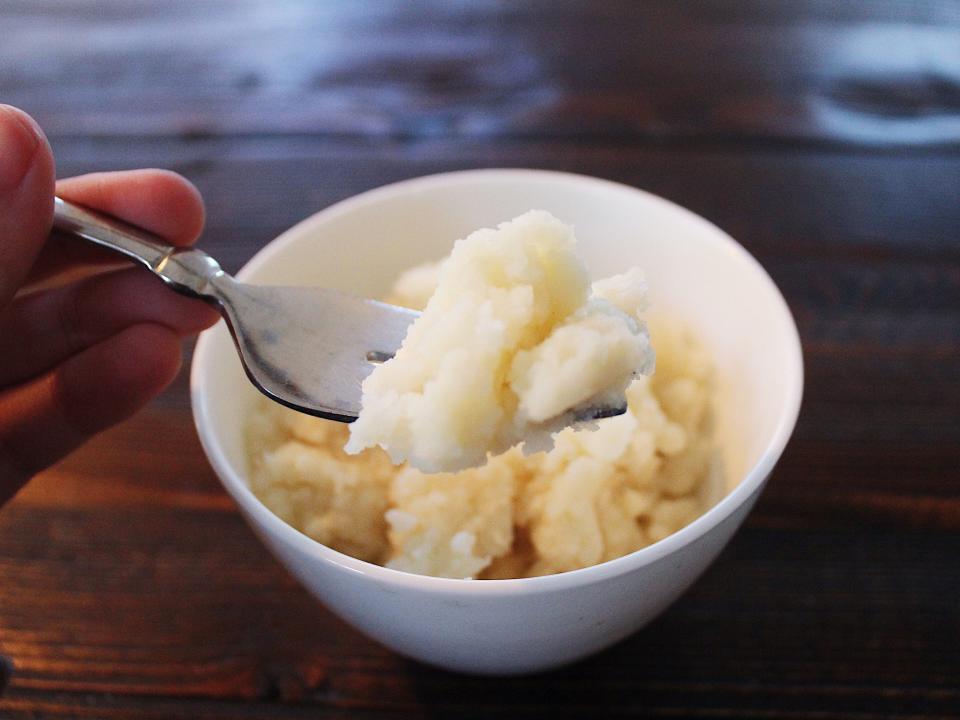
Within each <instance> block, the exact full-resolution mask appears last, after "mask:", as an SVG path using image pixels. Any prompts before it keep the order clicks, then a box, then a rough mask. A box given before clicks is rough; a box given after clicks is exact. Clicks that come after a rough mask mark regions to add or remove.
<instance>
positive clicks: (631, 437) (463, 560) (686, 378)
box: [247, 265, 714, 578]
mask: <svg viewBox="0 0 960 720" xmlns="http://www.w3.org/2000/svg"><path fill="white" fill-rule="evenodd" d="M438 275H439V269H438V266H435V265H434V266H424V267H420V268H415V269H413V270H411V271H409V272H408V273H406V274H404V275H403V276H402V277H401V278H400V280H399V281H398V282H397V285H396V286H395V288H394V294H393V296H392V297H391V298H390V299H391V301H393V302H396V303H398V304H404V305H407V306H409V307H423V305H424V303H425V301H426V300H427V298H429V297H430V295H431V294H432V292H433V289H434V288H435V287H436V283H437V277H438ZM635 287H636V286H635V284H634V283H633V282H632V281H631V280H630V279H629V278H627V279H619V280H613V281H609V282H607V283H606V284H604V283H599V284H597V285H595V286H594V292H595V293H597V294H600V295H603V296H604V297H607V298H612V299H611V300H609V302H612V303H613V304H616V305H619V304H620V303H621V302H633V301H632V300H630V299H629V298H630V297H631V293H632V292H633V291H634V290H633V289H634V288H635ZM625 296H626V297H625ZM633 297H635V296H633ZM651 334H652V338H653V344H654V346H655V347H656V350H657V372H656V374H655V375H654V376H653V377H639V378H637V379H636V380H634V381H633V382H632V383H631V384H630V386H629V387H628V388H627V391H626V396H627V400H628V412H627V413H626V414H625V415H622V416H619V417H616V418H611V419H607V420H603V421H601V422H599V423H597V429H596V430H595V431H581V432H574V431H573V430H572V429H566V430H563V431H562V432H561V433H559V435H557V437H556V447H555V448H554V449H553V450H552V451H551V452H549V453H536V454H533V455H530V456H524V455H523V454H522V453H521V452H520V450H519V449H517V448H514V449H511V450H509V451H508V452H506V453H504V454H502V455H499V456H496V457H492V458H491V459H490V460H489V461H488V462H487V463H486V465H484V466H482V467H477V468H471V469H468V470H464V471H461V472H458V473H455V474H433V475H427V474H424V473H422V472H420V471H419V470H416V469H414V468H412V467H409V466H406V467H400V468H398V467H396V466H394V465H392V463H391V461H390V458H389V457H388V456H387V454H386V453H385V452H384V451H383V450H380V449H379V448H374V449H369V450H365V451H364V452H362V453H360V454H359V455H355V456H348V455H347V454H346V453H345V452H344V451H343V449H342V448H343V445H344V443H345V442H346V440H347V435H348V429H347V426H345V425H342V424H340V423H335V422H328V421H324V420H319V419H317V418H312V417H308V416H306V415H301V414H299V413H295V412H292V411H290V410H287V409H286V408H283V407H281V406H279V405H277V404H275V403H271V402H269V401H268V400H265V399H263V400H261V402H260V404H259V405H258V406H257V409H256V412H255V413H253V414H252V415H251V417H250V418H249V422H248V425H247V435H248V450H249V458H250V470H251V473H250V477H251V487H252V489H253V491H254V492H255V493H256V494H257V496H258V497H259V498H260V499H261V500H262V501H263V502H264V504H265V505H267V507H269V508H270V509H271V510H272V511H273V512H275V513H276V514H277V515H279V516H280V517H281V518H282V519H284V520H285V521H286V522H288V523H290V524H291V525H292V526H294V527H295V528H297V529H299V530H300V531H302V532H304V533H305V534H307V535H309V536H310V537H312V538H314V539H316V540H317V541H319V542H321V543H323V544H325V545H328V546H330V547H332V548H334V549H336V550H340V551H341V552H345V553H347V554H349V555H353V556H354V557H358V558H361V559H363V560H368V561H370V562H374V563H380V564H385V565H387V566H388V567H392V568H396V569H399V570H405V571H409V572H415V573H421V574H426V575H436V576H441V577H455V578H506V577H529V576H534V575H545V574H550V573H557V572H564V571H567V570H575V569H578V568H583V567H587V566H590V565H594V564H596V563H599V562H603V561H605V560H609V559H612V558H616V557H619V556H621V555H624V554H626V553H629V552H633V551H634V550H638V549H639V548H642V547H644V546H646V545H649V544H650V543H653V542H656V541H657V540H660V539H662V538H664V537H666V536H667V535H670V534H671V533H673V532H675V531H676V530H678V529H680V528H681V527H683V526H684V525H686V524H688V523H689V522H691V521H692V520H693V519H695V518H696V517H697V516H698V515H700V514H701V513H702V512H703V511H704V510H706V509H707V507H708V506H709V503H710V502H711V501H712V499H713V493H712V486H713V485H714V483H713V482H712V480H711V477H712V467H713V465H714V463H713V456H714V449H713V443H712V438H711V435H712V433H711V412H710V403H711V366H710V362H709V359H708V358H707V357H706V356H705V354H704V353H703V351H702V350H701V349H700V347H699V346H698V344H697V343H696V341H695V340H694V338H692V337H691V336H690V335H689V334H688V333H687V332H686V331H685V330H684V329H683V328H682V327H680V326H678V325H676V324H672V323H666V322H658V323H652V327H651ZM531 377H532V376H531Z"/></svg>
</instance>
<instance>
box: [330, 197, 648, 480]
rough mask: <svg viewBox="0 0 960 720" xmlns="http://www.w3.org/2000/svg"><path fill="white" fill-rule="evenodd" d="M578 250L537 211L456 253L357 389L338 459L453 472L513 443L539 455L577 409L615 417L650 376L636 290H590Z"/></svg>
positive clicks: (619, 284)
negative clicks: (380, 454) (353, 416)
mask: <svg viewBox="0 0 960 720" xmlns="http://www.w3.org/2000/svg"><path fill="white" fill-rule="evenodd" d="M574 245H575V240H574V237H573V232H572V230H571V229H570V228H569V227H568V226H566V225H564V224H563V223H562V222H560V221H559V220H557V219H556V218H555V217H553V216H552V215H550V214H549V213H546V212H543V211H535V210H533V211H530V212H528V213H525V214H524V215H521V216H520V217H518V218H516V219H514V220H511V221H510V222H506V223H503V224H502V225H500V226H499V227H498V228H497V229H496V230H491V229H483V230H478V231H477V232H475V233H473V234H472V235H470V236H469V237H467V238H466V239H464V240H461V241H459V242H457V244H456V245H455V246H454V249H453V252H452V253H451V255H450V257H449V259H448V260H447V261H446V262H445V263H444V264H443V267H442V269H441V270H440V271H439V272H437V273H436V274H435V277H436V278H437V283H436V289H435V291H434V292H433V293H432V294H431V295H430V297H429V300H428V302H427V303H426V307H425V308H424V311H423V314H422V315H421V316H420V318H418V319H417V321H416V322H415V323H414V324H413V325H412V326H411V327H410V330H409V331H408V333H407V336H406V339H405V340H404V342H403V345H402V347H401V348H400V349H399V350H398V351H397V354H396V357H394V358H393V359H391V360H389V361H388V362H386V363H384V364H383V365H381V366H379V367H378V368H376V369H375V370H374V371H373V373H372V374H371V375H370V376H369V377H368V378H367V379H366V380H365V381H364V383H363V396H362V400H361V406H362V410H361V412H360V417H359V418H358V419H357V421H356V422H354V423H353V424H352V425H350V441H349V442H348V443H347V446H346V450H347V452H348V453H350V454H356V453H359V452H361V451H363V450H365V449H367V448H370V447H376V446H379V447H382V448H383V449H384V450H386V451H387V452H388V453H389V455H390V457H391V458H392V459H393V461H394V462H396V463H400V462H403V461H407V462H409V464H410V465H411V466H413V467H416V468H418V469H419V470H423V471H424V472H451V471H456V470H463V469H465V468H468V467H474V466H479V465H482V464H484V462H486V459H487V455H488V453H493V454H499V453H502V452H505V451H506V450H508V449H510V448H512V447H513V446H515V445H517V444H518V443H524V444H525V445H526V449H527V450H528V451H530V450H534V451H535V450H541V449H549V448H550V447H551V446H552V438H551V434H552V433H555V432H558V431H559V430H561V429H562V428H563V427H565V426H567V425H570V424H571V423H572V422H573V419H574V416H575V414H576V412H577V411H578V410H582V409H586V408H591V407H602V408H606V407H622V406H623V404H624V403H625V398H624V390H625V389H626V387H627V385H628V384H629V382H630V381H631V380H632V379H633V377H634V376H635V375H636V374H637V373H639V372H644V373H649V372H650V371H652V369H653V351H652V350H651V348H650V342H649V337H648V335H647V331H646V327H645V326H644V324H643V323H642V322H641V321H640V319H639V317H638V315H639V313H640V311H641V310H642V309H643V307H644V305H645V302H646V301H645V292H646V284H645V282H644V280H643V276H642V275H641V274H640V273H639V271H636V270H634V271H631V272H629V273H627V274H625V275H621V276H617V277H615V278H611V279H609V280H606V281H603V282H601V283H599V284H597V285H596V286H594V288H593V290H592V292H591V287H590V283H589V280H588V277H587V271H586V268H585V267H584V265H583V263H582V262H580V261H579V259H578V258H577V257H576V255H575V254H574ZM418 283H422V278H419V277H418V278H415V279H414V280H411V281H409V283H408V284H410V285H413V286H417V284H418Z"/></svg>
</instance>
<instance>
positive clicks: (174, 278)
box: [53, 197, 229, 305]
mask: <svg viewBox="0 0 960 720" xmlns="http://www.w3.org/2000/svg"><path fill="white" fill-rule="evenodd" d="M53 226H54V227H55V228H56V229H57V230H59V231H60V232H63V233H66V234H68V235H72V236H74V237H79V238H82V239H84V240H87V241H89V242H92V243H94V244H95V245H99V246H100V247H104V248H107V249H109V250H113V251H114V252H117V253H120V254H121V255H124V256H125V257H127V258H129V259H130V260H133V261H134V262H137V263H139V264H141V265H143V266H144V267H146V268H147V269H148V270H150V271H151V272H153V273H155V274H156V275H157V276H159V277H160V278H161V279H162V280H163V281H164V282H165V283H166V284H167V285H169V286H170V288H171V289H173V290H176V291H177V292H179V293H181V294H183V295H187V296H190V297H198V298H201V299H203V300H207V301H212V302H215V303H216V304H218V305H219V304H220V293H219V292H218V290H217V287H216V282H215V281H217V280H219V279H227V278H229V276H228V275H227V274H226V273H225V272H224V271H223V270H222V269H221V268H220V264H219V263H218V262H217V261H216V260H214V259H213V258H212V257H210V256H209V255H207V254H206V253H205V252H203V251H202V250H196V249H193V248H189V249H183V248H177V247H174V246H173V245H168V244H167V243H165V242H163V240H161V239H160V238H158V237H157V236H156V235H153V234H152V233H149V232H147V231H146V230H143V229H141V228H138V227H134V226H133V225H129V224H127V223H125V222H122V221H120V220H117V219H116V218H112V217H110V216H108V215H104V214H102V213H98V212H95V211H93V210H88V209H86V208H82V207H80V206H79V205H74V204H73V203H71V202H67V201H66V200H63V199H61V198H59V197H55V198H54V199H53Z"/></svg>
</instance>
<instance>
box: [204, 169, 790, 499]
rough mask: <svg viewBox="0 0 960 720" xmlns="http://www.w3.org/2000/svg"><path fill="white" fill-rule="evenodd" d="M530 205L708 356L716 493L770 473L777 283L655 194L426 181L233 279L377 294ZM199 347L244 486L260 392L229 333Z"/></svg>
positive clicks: (514, 175)
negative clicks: (642, 290) (635, 282)
mask: <svg viewBox="0 0 960 720" xmlns="http://www.w3.org/2000/svg"><path fill="white" fill-rule="evenodd" d="M531 208H539V209H544V210H548V211H550V212H551V213H553V214H554V215H556V216H557V217H558V218H560V219H561V220H563V221H564V222H567V223H570V224H572V225H573V226H574V228H575V232H576V235H577V238H578V243H579V245H578V248H579V252H580V254H581V256H582V257H583V259H584V260H585V261H586V263H587V266H588V267H589V269H590V272H591V274H592V275H593V276H594V277H595V278H600V277H606V276H609V275H613V274H616V273H619V272H623V271H624V270H626V269H627V268H629V267H631V266H634V265H637V266H639V267H641V268H643V269H644V270H645V271H646V274H647V278H648V281H649V285H650V299H651V303H652V310H651V312H652V313H656V314H664V315H668V316H670V317H675V318H677V319H679V320H681V321H682V322H684V323H686V324H687V325H688V326H689V327H690V328H691V329H692V330H693V331H694V332H695V333H696V335H697V337H698V338H699V339H700V341H701V342H702V343H703V344H704V345H705V346H706V348H707V350H708V351H709V353H710V355H711V356H712V358H713V361H714V363H715V367H716V371H717V381H718V398H717V407H716V419H717V428H718V441H719V444H720V448H721V454H722V470H723V477H724V478H725V480H724V481H723V483H724V484H725V488H723V489H722V490H724V491H729V490H730V489H732V488H733V487H734V486H735V485H736V484H737V483H738V482H740V481H741V480H742V479H743V478H744V477H745V476H746V475H747V473H748V472H750V471H751V469H753V468H754V467H755V466H756V465H757V464H758V463H760V462H761V461H762V460H763V459H764V456H765V455H770V454H771V448H772V447H774V446H777V445H779V447H775V449H774V450H773V452H772V455H773V456H774V457H773V458H772V459H771V460H770V465H771V466H772V462H773V461H774V460H775V459H776V456H777V455H779V451H780V449H781V448H782V444H783V443H785V441H786V436H787V435H789V432H790V430H791V429H792V425H793V422H794V420H795V417H796V413H797V407H798V405H799V398H800V386H801V384H802V367H801V360H800V351H799V341H798V340H797V335H796V329H795V327H794V324H793V320H792V318H791V316H790V313H789V311H788V310H787V307H786V304H785V303H784V301H783V299H782V297H781V296H780V294H779V292H778V291H777V289H776V287H775V286H774V284H773V283H772V281H771V280H770V279H769V277H768V276H767V275H766V273H765V272H764V271H763V270H762V269H761V268H760V266H759V265H758V264H757V263H756V261H754V260H753V258H752V257H750V256H749V255H748V254H747V253H746V252H745V251H744V250H743V249H742V248H741V247H740V246H739V245H737V244H736V243H734V242H733V241H732V240H730V239H729V238H728V236H726V235H725V234H724V233H723V232H722V231H720V230H718V229H717V228H716V227H714V226H713V225H711V224H710V223H708V222H706V221H705V220H703V219H701V218H700V217H698V216H696V215H694V214H692V213H690V212H688V211H686V210H684V209H682V208H680V207H678V206H676V205H674V204H672V203H670V202H667V201H665V200H663V199H661V198H658V197H656V196H653V195H650V194H647V193H644V192H641V191H638V190H635V189H632V188H629V187H626V186H622V185H617V184H614V183H609V182H605V181H601V180H596V179H593V178H586V177H582V176H575V175H567V174H561V173H548V172H538V171H518V170H489V171H472V172H465V173H450V174H446V175H441V176H432V177H427V178H420V179H418V180H412V181H407V182H404V183H398V184H396V185H391V186H387V187H385V188H380V189H378V190H374V191H371V192H369V193H365V194H363V195H360V196H357V197H355V198H352V199H350V200H347V201H344V202H342V203H339V204H338V205H334V206H332V207H331V208H328V209H326V210H324V211H322V212H320V213H318V214H316V215H314V216H312V217H310V218H308V219H307V220H305V221H304V222H302V223H300V224H299V225H297V226H295V227H294V228H292V229H290V230H289V231H287V232H286V233H284V234H283V235H282V236H281V237H279V238H277V239H276V240H275V241H273V242H272V243H270V244H269V245H268V246H267V247H265V248H264V249H263V250H262V251H261V252H260V253H259V254H258V255H257V256H256V257H255V258H254V259H253V260H251V261H250V263H248V264H247V266H246V267H245V268H244V269H243V270H242V271H241V272H240V273H239V275H238V276H239V277H240V278H241V279H243V280H245V281H247V282H254V283H258V284H277V285H322V286H327V287H333V288H338V289H341V290H346V291H350V292H352V293H355V294H359V295H364V296H368V297H378V296H381V295H383V294H384V293H385V292H386V290H387V289H388V288H389V287H390V285H391V283H392V281H393V280H394V279H395V278H396V277H397V275H399V273H400V272H402V271H403V270H404V269H406V268H408V267H410V266H412V265H415V264H417V263H420V262H424V261H426V260H435V259H439V258H441V257H443V256H445V255H446V254H447V253H448V252H449V251H450V248H451V246H452V244H453V242H454V241H455V240H457V239H458V238H461V237H464V236H465V235H467V234H469V233H470V232H471V231H473V230H475V229H477V228H480V227H485V226H492V225H496V224H497V223H499V222H502V221H504V220H508V219H510V218H513V217H515V216H516V215H519V214H521V213H523V212H525V211H527V210H530V209H531ZM653 340H654V347H656V338H655V337H654V338H653ZM202 343H203V344H204V345H206V346H207V347H205V348H204V352H203V353H202V354H198V357H199V358H200V361H199V362H198V363H197V364H196V365H195V367H194V375H195V377H194V384H195V386H197V387H199V388H200V392H202V393H205V394H206V406H207V422H206V425H207V427H206V428H205V429H204V431H205V432H206V433H207V435H208V437H207V443H208V445H209V444H210V443H212V444H214V445H215V446H218V447H219V448H220V450H221V451H222V454H221V458H222V460H223V461H225V463H226V464H227V465H228V466H229V468H230V470H232V471H233V472H234V473H235V474H237V475H238V476H239V477H241V478H242V477H245V476H246V458H245V450H244V443H243V423H244V418H245V417H246V415H247V413H248V412H249V408H250V405H251V403H252V402H253V400H254V398H255V397H256V391H255V390H253V389H252V387H251V386H250V385H249V383H248V382H247V380H246V378H245V377H244V374H243V371H242V369H241V367H240V363H239V361H238V360H237V358H236V355H235V353H234V350H233V348H232V346H231V343H230V338H229V335H228V333H227V331H226V329H225V328H224V327H223V325H222V323H221V324H220V325H218V326H217V327H216V328H214V329H213V330H211V331H208V333H207V334H206V336H205V337H204V338H203V339H202ZM769 469H770V468H769V467H767V468H766V471H769ZM763 474H765V472H764V473H763ZM762 479H763V478H762V477H760V478H759V479H757V482H759V481H761V480H762ZM720 494H722V492H721V493H720Z"/></svg>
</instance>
